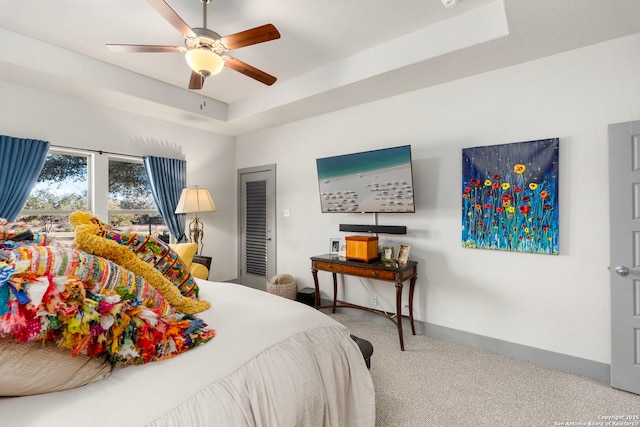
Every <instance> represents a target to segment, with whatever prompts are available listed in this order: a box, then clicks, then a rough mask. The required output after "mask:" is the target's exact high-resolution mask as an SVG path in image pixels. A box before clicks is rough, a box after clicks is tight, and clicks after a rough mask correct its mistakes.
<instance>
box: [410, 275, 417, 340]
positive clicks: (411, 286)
mask: <svg viewBox="0 0 640 427" xmlns="http://www.w3.org/2000/svg"><path fill="white" fill-rule="evenodd" d="M417 278H418V277H417V276H413V277H412V278H411V280H410V281H409V319H411V333H413V335H415V334H416V326H415V325H414V324H413V290H414V289H415V287H416V279H417Z"/></svg>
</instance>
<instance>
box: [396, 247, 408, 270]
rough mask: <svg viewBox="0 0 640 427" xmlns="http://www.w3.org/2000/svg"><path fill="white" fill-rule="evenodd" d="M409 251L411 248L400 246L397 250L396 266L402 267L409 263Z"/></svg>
mask: <svg viewBox="0 0 640 427" xmlns="http://www.w3.org/2000/svg"><path fill="white" fill-rule="evenodd" d="M410 250H411V246H409V245H400V249H399V250H398V259H397V262H398V265H399V266H401V267H404V266H405V265H407V263H408V262H409V251H410Z"/></svg>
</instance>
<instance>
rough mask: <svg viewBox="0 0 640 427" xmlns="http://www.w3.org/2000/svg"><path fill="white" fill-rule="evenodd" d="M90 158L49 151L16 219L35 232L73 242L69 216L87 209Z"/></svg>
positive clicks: (84, 155)
mask: <svg viewBox="0 0 640 427" xmlns="http://www.w3.org/2000/svg"><path fill="white" fill-rule="evenodd" d="M90 159H91V156H90V155H87V154H82V153H78V152H71V151H59V150H50V151H49V154H48V155H47V158H46V160H45V163H44V166H43V168H42V171H41V172H40V176H39V177H38V181H37V183H36V185H35V186H34V188H33V190H32V191H31V195H30V196H29V198H28V199H27V202H26V203H25V205H24V208H23V209H22V212H20V215H19V216H18V218H17V220H18V221H24V222H26V223H28V224H29V225H30V226H31V229H32V230H33V231H36V232H41V233H45V234H47V235H51V236H56V237H57V238H58V239H60V240H72V239H73V227H71V224H70V223H69V214H70V213H71V212H73V211H76V210H84V211H86V210H90V209H91V208H90V203H89V177H90V173H91V162H90Z"/></svg>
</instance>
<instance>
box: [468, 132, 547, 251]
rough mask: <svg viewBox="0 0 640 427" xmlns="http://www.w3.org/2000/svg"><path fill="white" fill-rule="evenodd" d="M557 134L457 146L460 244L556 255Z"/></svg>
mask: <svg viewBox="0 0 640 427" xmlns="http://www.w3.org/2000/svg"><path fill="white" fill-rule="evenodd" d="M558 148H559V140H558V138H551V139H543V140H536V141H528V142H518V143H512V144H503V145H492V146H486V147H474V148H465V149H463V150H462V246H463V247H465V248H479V249H493V250H503V251H513V252H526V253H537V254H549V255H557V254H558V253H559V249H558V231H559V230H558V223H559V221H558V220H559V218H558Z"/></svg>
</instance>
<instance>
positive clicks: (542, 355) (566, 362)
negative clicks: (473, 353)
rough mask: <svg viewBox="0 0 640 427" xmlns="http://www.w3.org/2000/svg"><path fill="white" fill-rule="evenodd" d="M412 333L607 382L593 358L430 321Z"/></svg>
mask: <svg viewBox="0 0 640 427" xmlns="http://www.w3.org/2000/svg"><path fill="white" fill-rule="evenodd" d="M322 304H323V305H330V304H331V302H330V301H328V300H327V301H324V300H323V301H322ZM338 310H339V311H340V312H341V313H344V314H347V315H349V316H353V317H357V318H361V319H366V320H370V321H373V322H378V323H381V324H384V325H386V326H388V325H389V320H388V319H386V318H384V317H382V316H379V315H377V314H374V313H369V312H366V311H362V310H353V309H338ZM414 323H415V326H416V333H417V334H421V335H428V336H430V337H433V338H437V339H440V340H443V341H447V342H451V343H454V344H460V345H464V346H468V347H473V348H477V349H480V350H484V351H488V352H491V353H495V354H500V355H503V356H507V357H512V358H514V359H519V360H524V361H527V362H531V363H533V364H536V365H538V366H543V367H545V368H549V369H554V370H557V371H563V372H568V373H570V374H575V375H581V376H583V377H588V378H593V379H595V380H599V381H604V382H606V383H609V382H610V379H611V374H610V365H609V364H607V363H601V362H596V361H593V360H588V359H583V358H580V357H575V356H570V355H567V354H562V353H556V352H553V351H549V350H543V349H539V348H535V347H529V346H526V345H522V344H516V343H513V342H510V341H504V340H499V339H496V338H491V337H486V336H483V335H477V334H473V333H470V332H465V331H461V330H458V329H452V328H448V327H446V326H440V325H434V324H431V323H426V322H421V321H418V320H416V321H414ZM402 328H403V331H404V332H405V334H406V333H407V331H409V333H411V325H410V324H409V321H408V320H407V319H404V322H403V325H402Z"/></svg>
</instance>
